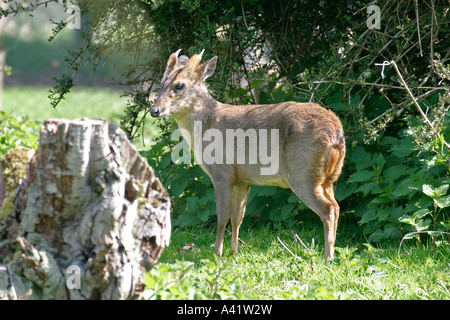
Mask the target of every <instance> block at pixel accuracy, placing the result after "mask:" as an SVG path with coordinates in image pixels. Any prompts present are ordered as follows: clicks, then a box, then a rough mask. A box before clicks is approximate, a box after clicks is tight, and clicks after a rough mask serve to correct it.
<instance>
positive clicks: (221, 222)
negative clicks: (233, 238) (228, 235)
mask: <svg viewBox="0 0 450 320" xmlns="http://www.w3.org/2000/svg"><path fill="white" fill-rule="evenodd" d="M214 192H215V195H216V211H217V236H216V246H215V249H214V253H215V254H216V255H217V256H219V257H221V256H222V251H223V236H224V233H225V227H226V226H227V223H228V221H229V220H230V215H231V206H232V196H231V187H230V186H229V185H227V184H224V183H219V184H217V185H216V184H215V185H214Z"/></svg>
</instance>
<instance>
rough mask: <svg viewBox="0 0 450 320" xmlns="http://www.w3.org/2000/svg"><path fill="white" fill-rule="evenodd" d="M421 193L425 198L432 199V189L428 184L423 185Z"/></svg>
mask: <svg viewBox="0 0 450 320" xmlns="http://www.w3.org/2000/svg"><path fill="white" fill-rule="evenodd" d="M422 192H423V193H425V194H426V195H427V196H429V197H431V198H434V190H433V187H432V186H430V185H429V184H424V185H423V186H422Z"/></svg>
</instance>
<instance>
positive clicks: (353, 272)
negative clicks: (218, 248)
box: [146, 224, 450, 300]
mask: <svg viewBox="0 0 450 320" xmlns="http://www.w3.org/2000/svg"><path fill="white" fill-rule="evenodd" d="M322 233H323V230H322V226H321V225H319V224H317V225H313V226H309V227H307V226H304V227H303V225H300V226H299V227H298V228H297V229H296V230H289V229H283V228H281V229H273V228H272V227H270V226H264V225H263V226H258V227H256V228H254V229H247V230H242V232H241V235H240V238H241V242H240V244H241V248H240V251H239V253H238V254H237V256H233V255H231V254H230V253H229V247H230V235H228V237H226V240H225V243H224V252H225V256H224V257H223V258H222V259H216V258H215V257H214V255H213V251H214V240H215V227H210V228H206V227H203V228H201V227H197V228H191V229H176V230H174V231H173V234H172V237H171V243H170V246H169V247H168V248H167V249H165V251H164V252H163V254H162V257H161V259H160V261H159V264H158V265H157V266H156V268H155V269H154V270H152V271H151V272H150V273H149V274H148V275H147V278H146V283H147V288H148V289H150V290H149V291H147V293H146V297H147V298H153V299H154V298H156V299H180V298H181V299H186V298H187V299H194V298H200V299H205V298H207V299H211V298H221V299H227V298H228V299H261V300H263V299H356V300H373V299H376V300H379V299H382V300H398V299H433V300H435V299H450V292H449V290H450V248H449V246H448V242H446V243H441V244H440V245H439V246H437V247H436V248H435V249H433V250H431V249H430V247H429V245H426V244H425V245H423V246H422V245H420V244H419V243H418V242H417V240H416V239H411V240H405V241H404V242H403V243H402V246H401V247H399V243H392V244H390V245H383V246H381V247H374V246H372V245H370V244H368V243H367V242H365V241H363V240H361V241H355V240H352V241H351V242H350V241H348V240H347V238H346V235H345V234H338V241H337V247H336V253H335V259H334V261H333V262H331V263H330V264H329V265H326V264H325V262H324V259H323V243H322V242H323V236H322ZM297 236H298V237H297ZM299 239H300V240H301V241H300V240H299ZM313 239H314V240H313ZM186 243H194V244H195V245H194V246H193V247H192V248H191V249H189V250H186V251H184V250H182V248H183V247H184V246H185V245H186ZM156 283H157V284H156Z"/></svg>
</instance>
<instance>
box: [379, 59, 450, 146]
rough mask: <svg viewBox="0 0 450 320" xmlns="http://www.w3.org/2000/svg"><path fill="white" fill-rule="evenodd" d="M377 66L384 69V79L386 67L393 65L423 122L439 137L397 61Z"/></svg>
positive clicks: (446, 144) (382, 74)
mask: <svg viewBox="0 0 450 320" xmlns="http://www.w3.org/2000/svg"><path fill="white" fill-rule="evenodd" d="M375 65H378V66H379V65H381V66H383V69H382V70H381V77H382V78H384V73H383V71H384V67H385V66H388V65H393V66H394V69H395V71H396V72H397V74H398V76H399V78H400V82H401V84H402V85H403V86H404V87H405V89H406V92H408V95H409V97H410V98H411V100H412V102H413V103H414V105H415V106H416V108H417V111H419V113H420V115H421V116H422V118H423V121H424V122H425V123H426V124H427V125H428V126H429V127H430V128H431V129H432V132H433V134H434V135H436V136H438V133H437V132H436V129H435V128H434V127H433V124H432V123H431V122H430V120H428V117H427V115H426V114H425V113H424V112H423V110H422V108H421V107H420V106H419V103H417V100H416V98H414V96H413V94H412V92H411V90H409V87H408V85H407V84H406V82H405V80H404V79H403V77H402V74H401V73H400V71H399V70H398V67H397V64H396V63H395V61H394V60H391V61H389V62H388V61H384V62H383V63H375ZM438 137H439V136H438ZM443 144H444V145H445V147H446V148H447V149H449V150H450V145H449V144H448V143H447V142H446V141H445V140H444V141H443Z"/></svg>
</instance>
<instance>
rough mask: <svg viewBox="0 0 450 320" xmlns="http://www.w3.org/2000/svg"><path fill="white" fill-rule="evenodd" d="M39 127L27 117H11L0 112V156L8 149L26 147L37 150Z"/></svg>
mask: <svg viewBox="0 0 450 320" xmlns="http://www.w3.org/2000/svg"><path fill="white" fill-rule="evenodd" d="M39 130H40V125H39V123H38V122H37V121H30V120H28V117H13V116H9V115H8V114H6V113H5V112H4V111H0V156H2V155H4V154H5V153H6V152H7V151H8V150H9V149H13V148H16V147H27V148H30V149H32V150H37V147H38V144H39Z"/></svg>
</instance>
